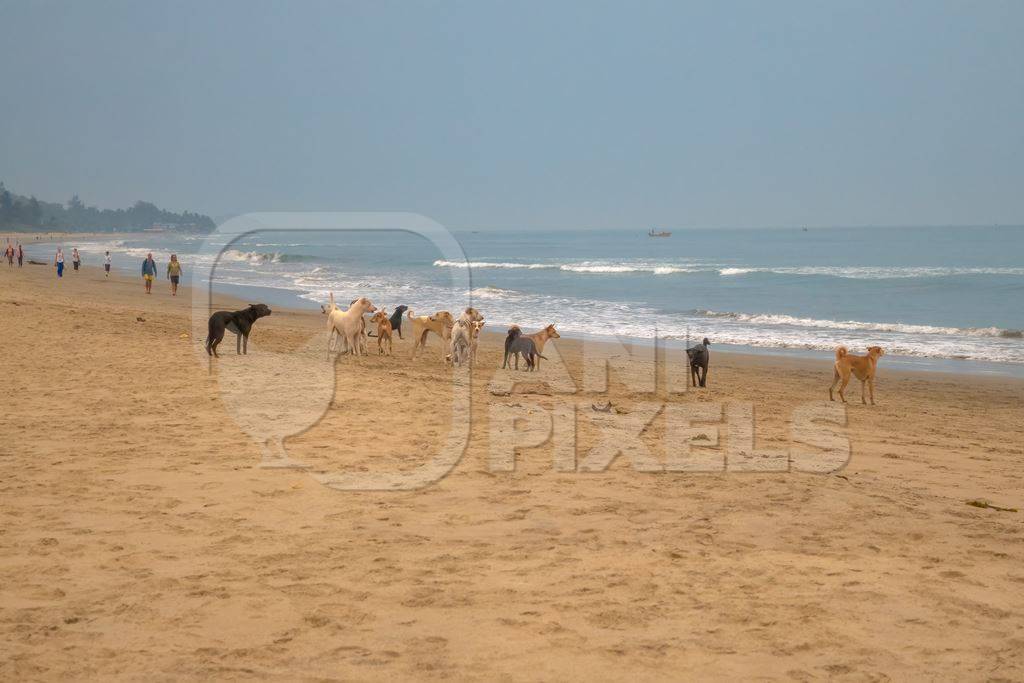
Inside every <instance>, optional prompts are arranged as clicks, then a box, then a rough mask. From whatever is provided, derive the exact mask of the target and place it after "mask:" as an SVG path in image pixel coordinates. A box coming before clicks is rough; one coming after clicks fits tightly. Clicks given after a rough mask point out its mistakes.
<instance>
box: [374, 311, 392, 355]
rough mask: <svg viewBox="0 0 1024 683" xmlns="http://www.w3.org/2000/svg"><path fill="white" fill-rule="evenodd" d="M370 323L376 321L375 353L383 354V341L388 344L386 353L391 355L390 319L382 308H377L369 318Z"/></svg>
mask: <svg viewBox="0 0 1024 683" xmlns="http://www.w3.org/2000/svg"><path fill="white" fill-rule="evenodd" d="M370 322H371V323H377V353H378V355H384V342H387V344H388V351H387V355H389V356H390V355H391V320H390V319H389V318H388V314H387V312H386V311H385V310H384V309H380V310H378V311H377V312H376V313H374V314H373V317H371V318H370Z"/></svg>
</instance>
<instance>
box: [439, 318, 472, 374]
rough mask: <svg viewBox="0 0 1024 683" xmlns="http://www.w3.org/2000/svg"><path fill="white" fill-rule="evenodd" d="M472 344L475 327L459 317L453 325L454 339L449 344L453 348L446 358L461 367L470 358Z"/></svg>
mask: <svg viewBox="0 0 1024 683" xmlns="http://www.w3.org/2000/svg"><path fill="white" fill-rule="evenodd" d="M472 345H473V328H472V327H471V326H470V324H469V323H467V322H466V321H465V320H463V319H462V318H459V319H458V320H456V321H455V324H454V325H453V326H452V339H451V342H450V344H449V348H450V349H451V350H450V352H449V354H448V356H447V357H446V358H445V360H447V361H451V363H452V365H458V366H459V367H460V368H461V367H462V364H463V363H465V362H466V361H467V360H469V358H470V349H471V348H472Z"/></svg>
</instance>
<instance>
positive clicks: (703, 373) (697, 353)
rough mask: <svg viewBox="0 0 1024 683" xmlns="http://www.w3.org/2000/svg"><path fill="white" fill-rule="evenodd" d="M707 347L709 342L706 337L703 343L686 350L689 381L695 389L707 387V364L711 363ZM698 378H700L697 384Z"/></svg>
mask: <svg viewBox="0 0 1024 683" xmlns="http://www.w3.org/2000/svg"><path fill="white" fill-rule="evenodd" d="M709 346H711V342H709V341H708V338H707V337H704V341H703V342H701V343H700V344H697V345H696V346H693V347H691V348H689V349H686V357H687V359H688V360H689V361H690V379H691V380H692V381H693V386H695V387H696V386H701V387H707V385H708V364H709V363H710V362H711V352H710V351H709V350H708V347H709ZM698 376H699V377H700V381H699V384H698Z"/></svg>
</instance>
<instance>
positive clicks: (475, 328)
mask: <svg viewBox="0 0 1024 683" xmlns="http://www.w3.org/2000/svg"><path fill="white" fill-rule="evenodd" d="M482 329H484V321H483V320H477V321H476V322H475V323H473V338H474V339H476V338H477V337H479V336H480V330H482Z"/></svg>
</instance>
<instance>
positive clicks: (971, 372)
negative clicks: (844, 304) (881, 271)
mask: <svg viewBox="0 0 1024 683" xmlns="http://www.w3.org/2000/svg"><path fill="white" fill-rule="evenodd" d="M55 234H56V233H55ZM59 234H60V237H59V238H58V237H54V238H53V239H52V240H43V241H40V242H34V243H32V245H42V244H48V243H49V244H51V243H53V242H58V241H61V240H63V241H67V238H68V236H72V237H74V236H80V237H84V238H86V239H90V240H94V239H101V238H108V239H110V238H111V237H112V236H117V239H124V238H129V239H137V238H144V237H146V236H155V234H162V233H161V232H131V233H129V232H89V233H85V232H83V233H59ZM32 245H29V246H30V247H31V246H32ZM158 260H159V259H158ZM123 261H124V259H123V258H122V259H117V260H116V261H115V264H114V269H113V271H114V272H119V273H121V274H124V275H126V276H130V275H129V274H128V273H130V272H131V270H130V269H129V268H126V267H124V266H123V265H121V264H120V262H123ZM161 262H162V261H161ZM186 265H187V264H186ZM83 267H85V266H83ZM190 274H191V273H190V269H188V268H186V272H185V279H184V280H183V281H182V287H186V286H187V284H188V283H189V282H190ZM214 289H215V291H216V292H218V293H223V294H226V295H228V296H232V297H234V298H237V299H239V300H242V299H246V300H249V299H254V298H259V295H263V296H264V298H265V299H266V301H265V302H266V303H269V304H271V305H276V306H279V307H280V306H282V305H284V306H285V307H287V308H290V309H293V310H308V311H317V310H318V306H319V303H322V302H314V301H312V300H309V299H306V298H304V297H303V296H301V295H300V294H299V293H298V291H296V290H291V289H285V288H279V287H267V286H261V285H238V284H227V285H225V284H218V285H216V286H215V288H214ZM366 296H370V297H371V298H373V296H372V293H366ZM474 305H476V306H477V307H481V306H480V303H479V302H478V301H476V300H474ZM493 325H494V326H495V327H496V328H497V327H501V326H507V325H509V323H507V322H501V321H494V322H493ZM555 326H556V327H558V324H557V322H556V323H555ZM559 332H561V330H560V331H559ZM563 336H564V338H566V339H577V340H582V339H583V338H584V335H583V334H580V333H575V332H565V333H563ZM592 337H593V338H594V339H598V340H605V341H609V342H610V341H613V339H612V338H611V337H608V336H605V335H593V336H592ZM618 339H623V340H627V341H629V342H631V343H634V344H639V345H641V346H650V345H652V344H654V343H655V340H654V339H651V338H647V337H630V336H624V337H620V338H618ZM695 341H697V338H694V339H693V340H691V343H694V342H695ZM658 344H659V345H662V346H664V347H666V348H669V349H677V350H678V349H683V348H685V347H686V342H684V341H682V340H678V339H668V340H665V339H662V340H658ZM850 350H851V352H853V353H862V352H863V350H864V349H862V348H858V347H856V346H850ZM712 351H713V353H714V352H715V351H718V352H721V353H739V354H749V355H753V356H769V357H776V358H793V357H799V358H805V359H808V360H812V361H817V362H827V364H828V365H829V366H830V364H831V362H833V358H834V351H833V350H830V349H816V348H805V347H786V346H756V345H740V344H725V343H721V344H716V343H715V341H714V340H712ZM882 362H883V364H885V365H888V366H893V367H895V368H897V369H900V370H905V371H907V372H921V373H929V374H933V373H938V374H948V375H958V376H970V377H986V376H998V377H1013V378H1018V379H1022V378H1024V364H1016V362H1009V361H995V360H981V359H974V358H955V357H941V356H927V355H901V354H897V353H888V354H887V355H886V357H885V359H884V360H883V361H882Z"/></svg>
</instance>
